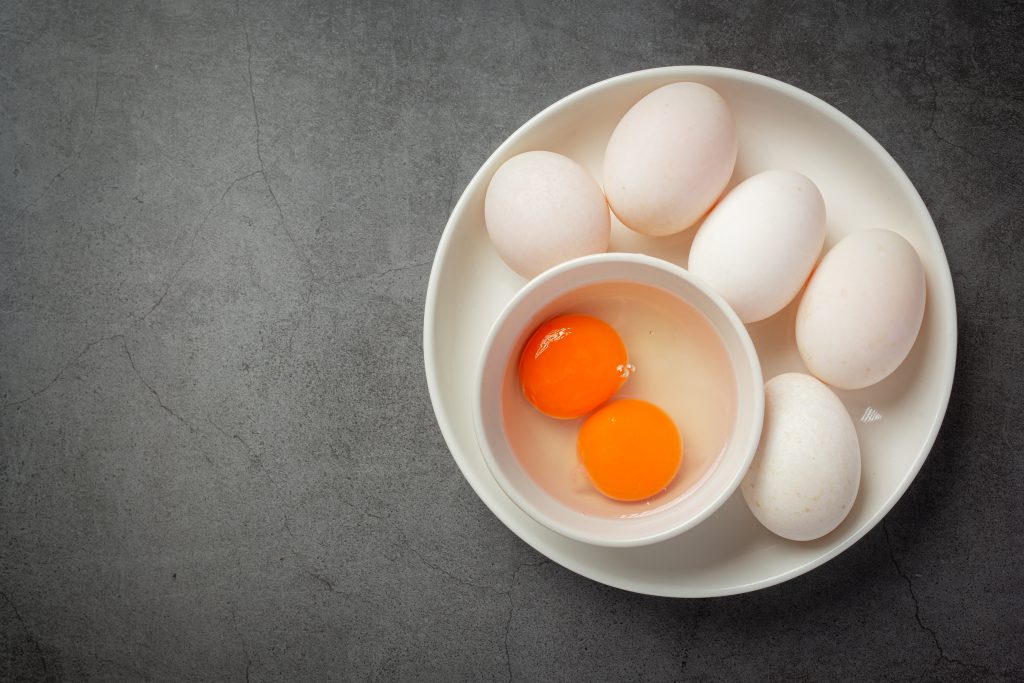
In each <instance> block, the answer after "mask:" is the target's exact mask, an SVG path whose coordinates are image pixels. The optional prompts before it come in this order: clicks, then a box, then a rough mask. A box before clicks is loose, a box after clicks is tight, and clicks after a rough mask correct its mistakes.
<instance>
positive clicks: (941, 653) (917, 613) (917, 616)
mask: <svg viewBox="0 0 1024 683" xmlns="http://www.w3.org/2000/svg"><path fill="white" fill-rule="evenodd" d="M882 531H883V532H884V534H885V544H886V546H888V548H889V559H890V560H891V561H892V565H893V567H895V568H896V573H897V574H899V575H900V577H901V578H902V579H903V581H904V582H905V583H906V584H907V592H908V593H909V594H910V600H911V601H912V602H913V603H914V620H915V621H916V622H917V625H918V627H919V628H920V629H921V630H922V631H924V632H925V633H927V634H928V635H929V636H930V638H931V641H932V643H933V644H934V645H935V649H936V651H937V652H938V655H937V656H936V660H937V661H944V662H947V663H949V664H956V665H959V666H962V667H964V668H967V669H972V670H974V671H979V672H982V673H985V674H988V675H990V676H991V675H995V672H993V671H992V670H990V669H988V668H987V667H984V666H979V665H977V664H970V663H968V662H965V661H963V660H960V659H957V658H956V657H951V656H949V655H947V654H946V651H945V650H944V649H943V648H942V644H941V643H940V642H939V636H938V634H936V633H935V630H934V629H932V628H930V627H928V626H926V625H925V623H924V622H923V621H922V620H921V603H920V602H919V601H918V599H917V593H916V592H915V591H914V584H913V582H912V581H911V579H910V575H909V574H907V572H906V571H904V569H903V567H902V566H900V563H899V561H898V560H897V559H896V550H895V546H894V545H893V542H892V536H891V535H890V533H889V525H888V523H887V520H885V519H882Z"/></svg>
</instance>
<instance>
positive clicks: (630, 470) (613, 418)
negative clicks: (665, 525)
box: [576, 399, 683, 501]
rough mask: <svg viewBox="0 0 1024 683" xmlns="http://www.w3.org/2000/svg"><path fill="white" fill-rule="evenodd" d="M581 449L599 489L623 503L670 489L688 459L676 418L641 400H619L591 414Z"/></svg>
mask: <svg viewBox="0 0 1024 683" xmlns="http://www.w3.org/2000/svg"><path fill="white" fill-rule="evenodd" d="M576 448H577V452H578V454H579V458H580V462H581V463H582V464H583V467H584V468H585V469H586V470H587V474H588V475H589V476H590V481H591V482H592V483H593V484H594V486H595V487H596V488H597V490H598V491H600V492H601V493H603V494H604V495H606V496H608V497H609V498H614V499H615V500H622V501H636V500H643V499H644V498H650V497H651V496H653V495H654V494H656V493H658V492H659V491H661V490H662V489H664V488H665V487H666V486H668V485H669V482H671V481H672V479H673V478H674V477H675V476H676V472H678V471H679V463H680V462H681V461H682V457H683V444H682V441H681V440H680V438H679V431H678V430H677V429H676V426H675V424H674V423H673V422H672V418H670V417H669V416H668V415H667V414H665V411H663V410H662V409H661V408H658V407H657V406H655V405H654V404H653V403H648V402H647V401H638V400H635V399H624V400H621V401H615V402H614V403H610V404H608V405H607V406H605V407H603V408H601V409H600V410H598V411H597V412H596V413H594V414H593V415H591V416H590V417H589V418H587V420H586V422H584V423H583V426H582V427H581V428H580V433H579V438H578V440H577V442H576Z"/></svg>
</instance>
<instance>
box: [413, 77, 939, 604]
mask: <svg viewBox="0 0 1024 683" xmlns="http://www.w3.org/2000/svg"><path fill="white" fill-rule="evenodd" d="M677 81H696V82H699V83H703V84H705V85H708V86H710V87H712V88H714V89H715V90H717V91H718V92H719V94H721V95H722V97H724V98H725V99H726V101H728V102H729V106H730V107H732V110H733V113H734V114H735V115H736V126H737V130H738V133H739V150H740V151H739V158H738V159H737V163H736V171H735V173H734V175H733V180H732V182H731V185H735V184H736V183H738V182H740V181H741V180H743V179H744V178H749V177H750V176H752V175H754V174H756V173H759V172H761V171H766V170H768V169H771V168H790V169H793V170H797V171H800V172H801V173H804V174H805V175H807V176H808V177H810V178H812V179H813V180H814V182H815V184H816V185H817V186H818V188H819V189H820V190H821V192H822V196H823V197H824V198H825V205H826V206H827V207H828V215H829V225H828V232H827V235H826V244H825V248H826V249H828V248H829V247H831V246H832V245H833V244H835V243H836V242H838V241H839V240H840V239H842V238H843V237H844V236H845V235H847V234H849V233H850V232H853V231H854V230H860V229H862V228H865V227H887V228H890V229H893V230H896V231H897V232H899V233H900V234H901V235H903V236H904V237H906V238H907V239H908V240H909V241H910V243H911V244H913V245H914V248H915V249H917V253H918V254H919V255H920V256H921V261H922V263H923V264H924V268H925V280H926V282H927V289H928V294H927V299H928V303H927V305H926V307H925V314H924V322H923V323H922V326H921V332H920V335H919V337H918V339H917V343H915V344H914V348H913V349H912V350H911V352H910V355H909V356H908V357H907V359H906V360H905V361H904V362H903V365H902V366H900V368H899V369H898V370H897V371H896V372H895V373H893V374H892V375H890V376H889V377H888V378H887V379H885V380H883V381H882V382H880V383H878V384H876V385H874V386H872V387H869V388H867V389H862V390H860V391H841V392H837V394H838V395H839V398H840V399H842V401H843V403H844V404H845V405H846V408H847V410H849V412H850V415H851V416H852V417H853V418H854V422H855V424H856V427H857V436H858V439H859V441H860V448H861V458H862V468H863V469H862V479H861V489H860V493H859V494H858V496H857V502H856V503H855V504H854V506H853V509H852V510H851V511H850V514H849V516H847V518H846V519H845V520H844V521H843V523H842V524H841V525H840V526H839V527H838V528H837V529H836V530H835V531H833V532H832V533H830V534H828V535H827V536H825V537H824V538H821V539H819V540H817V541H808V542H806V543H797V542H793V541H786V540H785V539H782V538H780V537H778V536H776V535H774V534H772V533H771V532H769V531H768V530H766V529H765V528H764V527H763V526H761V524H760V523H758V521H757V520H756V519H755V518H754V516H753V515H752V514H751V513H750V510H749V509H748V508H747V505H746V503H745V502H744V501H743V497H742V496H741V495H739V492H737V493H736V494H733V496H732V497H731V498H730V499H729V500H728V501H726V503H725V504H724V505H722V507H720V508H719V509H718V512H716V513H715V514H713V515H711V517H709V518H708V519H707V520H705V521H704V522H703V523H701V524H700V525H699V526H697V527H696V528H694V529H691V530H690V531H688V532H686V533H684V534H679V535H677V536H675V537H674V538H671V539H669V540H667V541H664V542H662V543H654V544H650V545H645V546H639V547H632V548H608V547H603V546H596V545H593V544H589V543H580V542H579V541H574V540H572V539H570V538H567V537H566V536H564V535H562V534H558V533H555V532H553V531H551V530H550V529H548V528H547V527H546V526H544V525H542V524H539V523H538V522H537V521H535V520H534V519H533V518H532V517H530V516H529V515H527V514H526V513H525V512H523V510H522V509H521V508H520V507H519V506H518V505H516V504H515V503H514V502H513V501H512V499H511V498H510V497H509V496H508V495H506V494H505V492H504V490H503V489H502V488H501V487H500V486H499V485H498V483H497V481H495V478H494V476H493V475H492V474H491V470H490V468H488V467H487V465H486V463H485V462H484V458H483V455H482V453H481V452H480V447H479V446H478V444H477V439H476V434H475V430H474V426H473V412H474V408H473V406H474V393H475V387H476V381H477V373H476V371H477V366H476V361H477V359H478V358H479V355H480V351H481V349H482V348H483V344H484V341H485V340H486V337H487V335H488V333H489V331H490V329H491V327H492V324H493V323H494V320H495V319H496V318H497V317H498V315H499V314H500V312H501V311H502V310H503V309H504V307H505V305H506V304H507V303H508V302H509V301H510V300H511V299H512V298H513V297H514V296H515V295H516V293H517V292H518V291H519V290H520V289H521V288H522V287H523V285H524V282H523V279H522V278H520V277H519V276H518V275H516V274H515V273H513V272H512V271H511V270H510V269H509V268H508V267H507V266H506V265H505V264H504V263H503V262H502V261H501V259H500V257H499V256H498V255H497V253H496V252H495V251H494V247H493V246H491V244H490V240H489V239H488V238H487V231H486V229H485V228H484V222H483V200H484V194H485V192H486V190H487V184H488V182H489V181H490V179H491V176H492V175H493V174H494V172H495V170H497V168H498V167H499V166H501V164H502V163H503V162H504V161H505V160H507V159H509V158H510V157H512V156H514V155H516V154H518V153H520V152H525V151H528V150H531V149H547V150H551V151H553V152H558V153H560V154H565V155H566V156H568V157H570V158H571V159H575V160H576V161H578V162H579V163H581V164H582V165H583V166H584V168H587V169H588V170H590V172H591V173H592V174H593V175H594V177H595V178H598V179H600V178H601V173H602V171H601V168H602V160H603V158H604V148H605V145H606V144H607V142H608V137H609V135H611V132H612V130H613V129H614V128H615V125H616V124H617V123H618V121H619V119H620V118H621V117H622V115H623V114H625V113H626V111H627V110H628V109H629V108H630V107H631V106H632V105H633V104H634V103H635V102H636V101H637V100H638V99H640V98H641V97H643V96H644V95H645V94H647V93H649V92H651V91H652V90H654V89H655V88H659V87H661V86H663V85H667V84H669V83H674V82H677ZM848 87H850V88H857V87H858V85H857V84H856V83H852V84H848ZM695 232H696V228H691V229H690V230H687V231H685V232H683V233H680V234H679V235H673V236H671V237H665V238H660V239H655V238H647V237H644V236H643V235H638V234H636V233H634V232H632V231H630V230H628V229H626V228H624V227H622V226H621V225H617V224H615V223H614V222H613V225H612V242H611V250H612V251H617V252H643V253H647V254H651V255H653V256H657V257H659V258H663V259H666V260H668V261H671V262H674V263H677V264H679V265H681V266H684V267H685V266H686V261H687V255H688V253H689V247H690V241H691V240H692V239H693V235H694V234H695ZM795 318H796V305H795V304H794V305H790V306H788V307H787V308H786V309H784V310H783V311H782V312H780V313H778V314H776V315H774V316H772V317H771V318H769V319H768V320H765V321H762V322H759V323H754V324H753V325H750V326H749V327H748V328H747V329H748V331H749V332H750V336H751V339H753V340H754V346H755V347H756V348H757V352H758V355H759V356H760V359H761V369H762V372H763V373H764V376H765V377H766V378H771V377H774V376H775V375H777V374H779V373H782V372H806V368H805V367H804V365H803V361H801V359H800V354H799V353H797V350H796V344H795V342H794V333H793V326H794V323H795ZM956 339H957V328H956V304H955V300H954V296H953V283H952V278H951V277H950V273H949V265H948V263H947V262H946V255H945V253H944V251H943V249H942V243H941V241H940V240H939V235H938V233H937V232H936V230H935V225H934V223H933V222H932V219H931V217H930V216H929V215H928V209H927V208H926V207H925V205H924V203H923V202H922V201H921V197H920V196H919V195H918V193H917V191H916V190H915V189H914V186H913V184H911V182H910V180H909V179H908V178H907V176H906V174H905V173H904V172H903V171H902V170H901V169H900V167H899V165H897V163H896V162H895V161H894V160H893V158H892V157H891V156H890V155H889V154H888V153H887V152H886V151H885V149H883V148H882V146H881V145H879V144H878V142H877V141H875V140H874V139H873V138H872V137H871V135H869V134H868V133H867V132H865V131H864V130H863V129H862V128H861V127H860V126H858V125H857V124H856V123H855V122H854V121H852V120H851V119H850V118H848V117H847V116H845V115H844V114H843V113H842V112H840V111H838V110H837V109H835V108H834V107H832V106H830V105H829V104H827V103H825V102H823V101H822V100H820V99H818V98H817V97H814V96H813V95H810V94H808V93H806V92H804V91H802V90H800V89H798V88H795V87H793V86H791V85H787V84H786V83H782V82H780V81H777V80H774V79H771V78H768V77H766V76H761V75H758V74H753V73H748V72H744V71H736V70H734V69H724V68H719V67H711V66H672V67H664V68H659V69H651V70H648V71H638V72H635V73H629V74H624V75H622V76H618V77H615V78H612V79H609V80H606V81H602V82H600V83H595V84H594V85H591V86H588V87H586V88H583V89H582V90H579V91H577V92H573V93H571V94H569V95H567V96H566V97H565V98H563V99H561V100H559V101H558V102H555V103H554V104H552V105H551V106H550V107H548V108H547V109H545V110H544V111H542V112H540V113H538V114H537V115H536V116H534V117H533V118H531V119H530V120H529V121H527V122H526V123H524V124H523V125H522V127H520V128H519V129H518V130H517V131H515V132H514V133H513V134H512V135H510V136H509V137H508V139H507V140H504V141H503V142H502V144H501V145H500V146H498V147H497V149H495V151H494V153H493V154H492V155H491V156H490V157H489V158H488V159H487V160H486V161H485V162H484V163H483V164H482V165H481V166H480V168H479V170H478V171H477V172H476V174H475V175H474V176H473V178H472V180H471V181H470V182H469V185H468V186H467V187H466V189H465V191H464V192H463V193H462V195H461V197H460V198H459V200H458V202H457V203H456V205H455V207H454V209H453V210H452V214H451V217H450V219H449V221H448V225H447V227H446V228H445V230H444V235H443V236H442V237H441V241H440V244H439V245H438V248H437V255H436V257H435V259H434V264H433V269H432V271H431V274H430V284H429V285H428V287H427V295H426V302H425V306H424V312H423V355H424V360H425V370H426V376H427V386H428V387H429V390H430V399H431V402H432V403H433V406H434V412H435V414H436V416H437V423H438V426H439V428H440V430H441V433H442V434H443V436H444V440H445V442H446V443H447V444H448V447H449V448H450V449H451V454H452V457H453V458H454V459H455V462H456V463H457V464H458V466H459V469H460V471H461V472H462V474H463V476H465V478H466V481H468V482H469V484H470V485H471V486H472V487H473V490H474V491H475V492H476V493H477V495H479V497H480V500H481V501H483V502H484V503H485V504H486V505H487V506H488V508H489V509H490V510H491V511H492V512H493V513H494V514H495V516H497V517H498V519H500V520H501V521H502V522H503V523H504V524H505V525H506V526H508V528H509V529H510V530H512V532H513V533H515V534H516V535H517V536H518V537H519V538H521V539H522V540H523V541H524V542H526V543H528V544H530V545H531V546H532V547H534V548H535V549H536V550H537V551H538V552H540V553H542V554H543V555H545V556H546V557H549V558H550V559H551V560H553V561H555V562H557V563H559V564H561V565H562V566H564V567H566V568H568V569H571V570H572V571H574V572H577V573H579V574H582V575H583V576H586V577H589V578H591V579H593V580H595V581H600V582H601V583H605V584H608V585H610V586H616V587H618V588H623V589H625V590H631V591H636V592H640V593H650V594H653V595H664V596H674V597H710V596H718V595H730V594H734V593H743V592H746V591H752V590H757V589H760V588H765V587H767V586H771V585H774V584H777V583H780V582H783V581H788V580H790V579H792V578H794V577H797V576H800V575H801V574H803V573H804V572H807V571H809V570H811V569H813V568H815V567H817V566H819V565H821V564H822V563H824V562H827V561H829V560H830V559H832V558H834V557H836V556H837V555H838V554H839V553H841V552H843V551H844V550H845V549H847V548H849V547H850V546H851V545H853V544H854V543H855V542H857V540H858V539H860V538H861V537H863V536H864V534H866V533H867V532H868V531H869V530H870V529H872V528H873V527H874V526H875V525H876V524H878V522H879V521H881V519H882V517H883V516H884V515H885V514H886V513H887V512H888V511H889V510H890V509H891V508H892V506H893V505H894V504H895V503H896V501H897V500H899V499H900V496H902V495H903V493H904V491H906V490H907V487H908V486H909V485H910V483H911V482H912V481H913V480H914V477H915V475H916V474H917V472H918V470H920V469H921V466H922V465H923V464H924V462H925V460H926V458H927V456H928V451H929V450H930V449H931V447H932V443H934V441H935V437H936V434H937V433H938V431H939V426H940V425H941V424H942V418H943V415H944V414H945V411H946V405H947V403H948V401H949V396H950V390H951V388H952V384H953V371H954V367H955V364H956ZM950 503H955V501H952V500H951V501H950ZM481 542H482V541H481Z"/></svg>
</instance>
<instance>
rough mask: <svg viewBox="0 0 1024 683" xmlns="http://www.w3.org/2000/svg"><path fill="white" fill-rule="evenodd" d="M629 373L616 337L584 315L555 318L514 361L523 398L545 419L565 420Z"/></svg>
mask: <svg viewBox="0 0 1024 683" xmlns="http://www.w3.org/2000/svg"><path fill="white" fill-rule="evenodd" d="M631 370H632V368H631V367H630V365H629V360H628V358H627V356H626V346H625V345H624V344H623V343H622V339H620V338H619V335H618V333H616V332H615V330H614V329H612V327H611V325H609V324H608V323H606V322H604V321H602V320H598V319H597V318H592V317H590V316H586V315H560V316H558V317H556V318H552V319H551V320H548V321H547V322H545V323H543V324H542V325H540V326H539V327H538V328H537V329H536V330H535V331H534V332H533V334H532V335H531V336H530V339H529V340H528V341H527V342H526V346H525V347H523V353H522V355H521V356H520V357H519V381H520V383H521V384H522V387H523V394H524V395H525V396H526V398H527V400H528V401H529V402H530V403H532V404H533V405H534V407H535V408H537V410H539V411H540V412H542V413H544V414H545V415H548V416H549V417H555V418H560V419H566V420H568V419H573V418H577V417H580V416H582V415H586V414H587V413H589V412H590V411H591V410H593V409H594V408H596V407H597V406H599V405H601V404H602V403H604V402H605V401H607V400H608V399H609V398H611V397H612V394H614V393H615V392H616V391H618V389H619V387H620V386H622V383H623V382H625V381H626V377H628V376H629V373H630V371H631Z"/></svg>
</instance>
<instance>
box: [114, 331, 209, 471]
mask: <svg viewBox="0 0 1024 683" xmlns="http://www.w3.org/2000/svg"><path fill="white" fill-rule="evenodd" d="M117 336H119V337H120V338H121V347H122V348H123V349H124V353H125V355H126V356H128V362H129V363H131V366H132V370H133V371H134V372H135V376H136V377H138V378H139V381H140V382H142V384H143V386H145V387H146V388H147V389H149V393H151V394H153V398H155V399H156V402H157V403H158V404H159V405H160V407H161V408H163V409H164V411H165V412H166V413H167V414H168V415H170V416H171V417H173V418H174V419H176V420H177V421H178V422H180V423H181V424H182V425H184V426H185V427H186V428H187V429H188V430H189V431H190V432H192V434H195V435H196V436H199V430H197V429H196V428H195V427H193V426H192V423H191V422H189V421H188V420H186V419H185V418H183V417H182V416H181V415H178V413H176V412H175V411H174V409H173V408H171V407H170V406H169V405H167V404H166V403H164V400H163V399H162V398H160V394H158V393H157V391H156V389H154V388H153V385H152V384H150V383H149V382H147V381H146V378H145V377H143V375H142V373H141V372H139V368H138V366H137V365H135V358H133V357H132V352H131V351H130V350H129V349H128V341H127V340H126V339H125V338H124V335H123V334H121V335H117ZM203 458H204V459H205V460H206V462H208V463H209V464H211V465H212V464H213V460H211V459H210V456H209V455H207V454H206V453H203Z"/></svg>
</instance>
